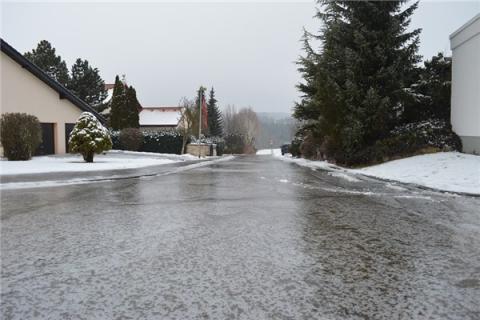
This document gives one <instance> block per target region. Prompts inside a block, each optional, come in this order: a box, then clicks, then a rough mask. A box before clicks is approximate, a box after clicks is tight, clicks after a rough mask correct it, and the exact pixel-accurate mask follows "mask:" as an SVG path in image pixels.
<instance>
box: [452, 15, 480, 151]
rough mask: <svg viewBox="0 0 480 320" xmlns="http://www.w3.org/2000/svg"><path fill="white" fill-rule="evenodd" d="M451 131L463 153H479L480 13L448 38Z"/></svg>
mask: <svg viewBox="0 0 480 320" xmlns="http://www.w3.org/2000/svg"><path fill="white" fill-rule="evenodd" d="M450 45H451V49H452V112H451V120H452V127H453V130H454V131H455V132H456V133H457V134H458V135H459V136H460V138H461V139H462V143H463V151H464V152H468V153H478V154H480V14H478V15H476V16H475V17H474V18H473V19H472V20H470V21H469V22H467V23H466V24H465V25H463V26H462V27H461V28H460V29H458V30H457V31H455V32H454V33H453V34H452V35H451V36H450Z"/></svg>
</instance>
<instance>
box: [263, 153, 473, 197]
mask: <svg viewBox="0 0 480 320" xmlns="http://www.w3.org/2000/svg"><path fill="white" fill-rule="evenodd" d="M257 154H260V155H271V154H273V155H274V156H276V157H279V158H280V159H282V160H284V161H288V162H294V163H296V164H298V165H301V166H305V167H309V168H313V169H323V170H327V171H331V172H332V173H331V174H332V175H336V176H339V177H342V178H345V179H347V180H351V181H353V179H355V177H354V176H355V175H358V174H362V175H366V176H371V177H377V178H381V179H387V180H396V181H400V182H404V183H413V184H417V185H421V186H425V187H429V188H433V189H438V190H443V191H451V192H462V193H470V194H478V195H480V156H475V155H470V154H463V153H459V152H439V153H433V154H425V155H419V156H414V157H409V158H405V159H400V160H394V161H389V162H386V163H383V164H380V165H375V166H371V167H366V168H362V169H346V168H342V167H338V166H336V165H333V164H330V163H328V162H326V161H310V160H306V159H297V158H292V157H291V156H288V155H287V156H281V153H280V149H273V152H272V151H271V150H270V149H268V150H259V152H258V153H257Z"/></svg>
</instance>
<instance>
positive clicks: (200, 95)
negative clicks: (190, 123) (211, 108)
mask: <svg viewBox="0 0 480 320" xmlns="http://www.w3.org/2000/svg"><path fill="white" fill-rule="evenodd" d="M202 102H203V94H202V88H201V87H200V90H199V94H198V106H199V107H200V108H199V110H198V146H197V147H198V157H199V158H200V155H201V151H200V150H201V146H200V144H201V143H200V135H201V134H202Z"/></svg>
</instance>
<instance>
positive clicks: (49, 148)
mask: <svg viewBox="0 0 480 320" xmlns="http://www.w3.org/2000/svg"><path fill="white" fill-rule="evenodd" d="M40 126H41V127H42V143H41V144H40V146H39V147H38V149H37V151H36V152H35V155H36V156H43V155H46V154H54V153H55V138H54V135H53V123H40Z"/></svg>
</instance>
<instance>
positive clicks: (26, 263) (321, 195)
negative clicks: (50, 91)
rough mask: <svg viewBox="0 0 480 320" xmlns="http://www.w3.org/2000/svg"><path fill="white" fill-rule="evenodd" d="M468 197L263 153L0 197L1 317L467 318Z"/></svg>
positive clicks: (471, 245) (475, 289)
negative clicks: (150, 174)
mask: <svg viewBox="0 0 480 320" xmlns="http://www.w3.org/2000/svg"><path fill="white" fill-rule="evenodd" d="M479 205H480V200H479V199H475V198H468V197H460V196H454V195H447V194H440V193H433V192H429V191H423V190H419V189H415V188H410V187H406V186H402V185H394V184H392V183H384V182H378V181H374V180H372V179H366V178H355V179H352V178H351V177H350V178H345V177H339V176H332V175H329V174H328V173H326V172H322V171H312V170H310V169H305V168H300V167H298V166H296V165H294V164H290V163H284V162H282V161H278V160H275V159H273V158H271V157H268V156H267V157H239V158H236V159H235V160H233V161H228V162H221V163H218V164H215V165H212V166H209V167H202V168H197V169H194V170H189V171H183V172H178V173H175V174H171V175H164V176H159V177H149V178H141V179H129V180H121V181H115V182H108V183H96V184H91V185H72V186H67V187H59V188H43V189H30V190H19V191H13V190H12V191H5V192H2V212H1V249H2V254H1V258H2V262H1V263H2V295H1V298H2V299H1V308H2V318H3V319H32V318H36V319H59V318H70V319H130V318H133V319H137V318H142V319H199V318H204V319H479V318H480V306H479V304H478V301H480V280H479V279H480V213H479V212H478V211H479V210H478V208H479Z"/></svg>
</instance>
